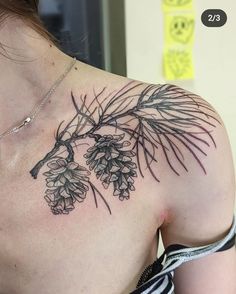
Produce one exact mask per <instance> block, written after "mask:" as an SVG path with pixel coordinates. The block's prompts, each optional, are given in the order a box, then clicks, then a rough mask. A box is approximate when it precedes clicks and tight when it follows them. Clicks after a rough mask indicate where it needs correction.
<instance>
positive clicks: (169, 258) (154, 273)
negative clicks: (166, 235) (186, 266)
mask: <svg viewBox="0 0 236 294" xmlns="http://www.w3.org/2000/svg"><path fill="white" fill-rule="evenodd" d="M235 235H236V220H235V215H234V216H233V222H232V225H231V228H230V231H229V233H227V235H226V236H225V237H224V238H223V239H221V240H219V241H216V242H214V243H212V244H208V245H205V246H200V247H188V246H184V245H181V244H171V245H169V246H168V247H167V248H166V249H165V251H164V252H163V254H162V255H161V256H160V258H158V259H156V260H155V261H154V263H152V264H151V265H149V266H148V267H147V268H146V269H145V270H144V272H143V273H142V275H141V277H140V279H139V282H138V284H137V286H136V290H134V291H133V292H131V293H130V294H141V293H142V294H174V283H173V277H174V270H175V269H176V268H177V267H178V266H180V265H181V264H182V263H184V262H187V261H189V260H194V259H197V258H200V257H203V256H206V255H208V254H211V253H214V252H219V251H223V250H227V249H229V248H231V247H233V246H234V245H235ZM164 257H166V258H165V261H164V264H162V262H163V259H164Z"/></svg>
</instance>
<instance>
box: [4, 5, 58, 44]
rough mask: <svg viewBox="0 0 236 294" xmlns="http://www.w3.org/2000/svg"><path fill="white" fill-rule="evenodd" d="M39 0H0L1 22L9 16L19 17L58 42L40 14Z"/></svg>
mask: <svg viewBox="0 0 236 294" xmlns="http://www.w3.org/2000/svg"><path fill="white" fill-rule="evenodd" d="M38 2H39V0H0V23H1V22H4V20H5V19H6V18H8V17H19V18H20V19H22V20H23V21H24V22H26V23H27V24H28V25H29V26H30V27H32V28H33V29H34V30H35V31H37V32H38V33H39V34H40V35H41V36H43V37H44V38H46V39H48V40H50V41H52V42H54V43H55V42H56V40H55V38H54V37H53V36H52V35H51V34H50V33H49V32H48V31H47V29H46V28H45V27H44V25H43V23H42V22H41V20H40V18H39V15H38Z"/></svg>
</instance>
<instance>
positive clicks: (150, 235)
mask: <svg viewBox="0 0 236 294" xmlns="http://www.w3.org/2000/svg"><path fill="white" fill-rule="evenodd" d="M16 22H17V23H16ZM16 24H17V25H18V26H17V30H16ZM32 35H33V36H34V37H32ZM22 40H24V41H22ZM1 42H2V43H4V44H9V45H10V46H12V47H14V48H18V50H17V53H18V54H22V53H23V55H24V58H23V59H24V60H30V59H35V60H34V61H31V62H27V64H26V63H25V62H24V63H23V62H21V63H17V64H16V63H14V62H13V61H12V60H9V59H7V58H6V57H4V56H1V55H0V68H1V69H4V70H2V71H1V73H0V75H1V81H2V83H1V87H0V94H1V95H0V109H1V118H0V119H1V121H0V133H2V132H3V131H4V130H5V129H6V128H8V127H9V126H11V125H12V124H13V125H14V124H15V123H17V122H19V121H21V120H22V118H24V117H25V116H27V114H28V113H29V112H30V111H31V109H32V107H33V106H34V105H35V103H37V102H38V101H40V99H41V97H42V95H43V93H45V91H47V90H48V89H49V88H50V86H51V85H52V84H53V82H54V81H55V80H56V79H57V77H58V76H59V75H60V74H61V73H62V72H63V70H64V69H65V67H66V66H67V64H68V63H69V62H70V60H71V58H70V57H68V56H66V55H64V54H63V53H62V52H61V51H59V50H58V49H57V48H56V47H54V46H52V45H50V43H49V42H47V41H45V40H43V39H42V38H40V37H39V36H37V34H36V33H35V32H32V31H31V30H30V29H29V28H28V27H26V26H25V25H23V24H22V23H20V22H18V21H16V20H12V21H9V22H8V25H6V26H4V27H3V28H2V29H1ZM19 48H20V49H21V50H19ZM11 57H12V58H15V57H16V56H13V55H11ZM127 85H129V89H130V92H129V95H128V96H129V97H140V95H141V93H142V92H143V91H146V89H147V88H148V87H149V85H147V84H144V83H139V82H137V81H131V80H129V79H127V78H124V77H119V76H116V75H112V74H110V73H106V72H104V71H101V70H98V69H95V68H93V67H90V66H88V65H85V64H83V63H81V62H79V61H78V62H77V64H76V65H75V67H74V68H73V70H72V71H71V72H70V74H69V75H68V77H67V78H66V79H65V80H64V81H63V83H62V84H61V85H60V87H59V88H58V89H57V91H56V93H55V94H54V95H53V97H52V98H51V99H50V101H49V102H48V103H47V105H45V108H44V109H43V110H42V112H41V113H40V115H39V116H38V118H37V119H36V120H35V122H34V123H33V124H32V125H30V126H29V127H27V128H26V129H24V130H22V131H21V132H20V133H18V134H16V135H13V136H9V137H6V138H4V140H1V142H0V164H1V169H0V179H1V192H0V199H1V206H0V293H1V294H8V293H11V294H23V293H24V294H32V293H36V294H40V293H45V294H49V293H50V294H54V293H57V294H62V293H66V294H74V293H88V294H90V293H91V294H100V293H104V294H106V293H107V294H108V293H109V294H111V293H114V294H117V293H121V294H126V293H129V292H131V291H132V290H134V289H135V286H136V284H137V282H138V279H139V277H140V274H141V273H142V271H143V270H144V268H145V267H146V266H147V265H148V264H150V263H151V262H153V261H154V260H155V259H156V255H157V252H158V238H157V236H156V233H157V230H158V228H162V229H163V232H164V233H166V232H168V228H169V227H170V230H171V229H172V227H171V226H170V224H172V223H174V220H177V222H176V223H175V224H176V226H179V228H178V229H179V230H178V231H179V232H182V233H183V236H185V237H186V235H184V232H187V229H185V230H183V231H181V225H182V223H181V222H180V221H179V222H178V219H180V218H181V217H180V216H181V214H182V212H183V211H181V210H180V203H182V201H183V199H187V196H188V195H187V192H186V195H185V193H184V192H183V191H182V193H181V196H179V194H178V195H175V194H174V192H175V191H176V190H177V188H178V190H179V191H181V187H184V182H186V179H189V180H190V181H191V175H190V176H189V178H184V177H182V178H181V179H180V180H178V179H179V178H180V177H179V176H178V175H177V174H176V172H177V170H176V172H174V171H173V168H171V165H170V164H169V163H168V160H167V157H166V156H165V152H164V151H162V152H161V151H160V153H159V156H158V157H157V159H158V161H157V162H158V164H156V165H154V164H153V165H152V167H153V173H152V172H151V170H150V169H149V168H146V169H145V166H146V164H147V158H146V156H148V162H150V158H151V153H150V154H149V152H148V150H151V149H148V150H146V149H145V152H141V153H140V157H139V158H137V153H136V156H134V157H133V163H135V164H136V166H137V168H136V171H137V177H134V180H135V181H134V187H135V190H133V191H131V190H130V191H129V192H130V194H129V197H128V199H125V200H122V201H120V200H119V199H118V198H117V197H114V194H113V193H114V189H113V186H112V185H110V186H109V187H107V188H106V189H105V188H104V186H103V185H102V182H101V180H100V179H98V178H97V177H96V173H95V171H94V170H91V171H90V172H91V174H90V175H89V180H90V183H92V184H93V185H94V186H91V185H90V189H89V190H88V191H87V192H86V199H85V200H84V201H82V202H79V201H75V202H74V203H73V205H74V206H73V209H72V208H71V205H70V206H68V207H69V208H68V207H67V206H66V207H64V206H63V209H61V205H59V204H60V203H59V204H58V203H55V201H54V200H55V199H53V202H50V201H49V202H48V201H45V199H44V196H45V190H46V188H48V186H47V185H46V183H45V172H49V171H50V170H51V171H53V172H55V170H53V168H51V167H50V166H48V165H47V164H48V163H49V162H50V160H52V161H53V160H56V158H54V157H52V158H50V160H48V161H47V162H45V163H44V165H42V166H41V167H40V169H39V170H37V172H35V170H34V168H35V166H37V163H39V162H40V161H41V160H42V159H43V158H45V156H46V155H47V154H48V153H49V152H50V151H51V150H53V148H54V146H55V141H56V137H57V136H56V135H55V134H56V131H57V130H58V126H59V125H60V123H61V122H62V121H63V120H65V121H66V122H68V121H70V120H71V118H72V117H73V116H74V115H75V104H73V100H72V98H71V92H73V95H74V97H75V100H76V102H77V105H78V107H80V109H81V107H82V104H83V100H81V99H80V96H81V95H82V97H84V95H87V100H86V105H87V106H88V105H90V104H91V103H92V101H93V99H94V92H96V93H99V92H100V91H102V89H104V87H106V90H105V92H106V93H107V97H109V98H108V99H107V100H106V101H107V103H108V102H109V101H111V99H112V94H111V95H110V96H109V93H113V95H114V93H117V92H119V91H120V90H121V89H124V87H127ZM132 85H133V86H135V87H134V88H132ZM156 87H157V89H158V86H156ZM165 91H167V90H165ZM168 91H169V90H168ZM176 91H177V90H176ZM177 92H178V91H177ZM177 92H176V93H177ZM165 93H167V92H165ZM181 95H182V92H181ZM105 96H106V95H105ZM105 96H104V97H105ZM109 99H110V100H109ZM127 99H130V98H127ZM188 99H189V98H188ZM196 99H198V98H196ZM184 101H185V104H184V105H185V107H189V103H190V102H189V101H191V99H189V100H184ZM186 101H187V104H186ZM203 102H204V103H205V101H203ZM195 105H196V104H195ZM204 105H205V104H204ZM191 107H192V106H191ZM204 107H205V108H203V109H204V111H205V112H206V113H207V115H208V120H209V122H211V124H212V125H211V127H210V129H209V124H208V120H207V122H202V127H204V128H206V130H211V129H214V128H215V127H216V126H218V128H219V129H221V124H222V122H221V121H220V119H219V117H218V116H217V115H215V114H214V111H213V110H212V109H211V108H207V107H208V106H206V105H205V106H204ZM92 109H93V108H91V110H92ZM115 109H116V106H115V104H114V103H113V105H112V106H111V109H110V110H111V114H112V115H114V113H115ZM130 109H132V106H131V105H129V106H128V105H127V107H126V110H130ZM186 109H187V108H186ZM188 109H189V108H188ZM196 109H197V108H195V109H194V110H196ZM147 113H148V111H147ZM189 113H190V112H189ZM139 114H140V111H139ZM149 115H150V109H149ZM211 116H212V117H211ZM183 117H185V118H186V115H183ZM205 117H206V115H205V114H204V113H200V114H199V113H198V116H197V119H199V118H202V119H203V118H205ZM93 119H94V121H98V120H99V113H98V112H94V114H93ZM159 119H161V116H159ZM127 120H128V119H126V121H125V123H126V122H127ZM188 121H189V120H188ZM190 121H191V120H190ZM186 122H187V120H186V121H185V123H186ZM136 123H137V121H131V122H130V125H129V127H130V129H131V130H134V129H135V128H136ZM179 123H180V122H179ZM185 126H186V124H184V125H183V124H182V128H184V127H185ZM165 127H167V126H165ZM195 127H196V126H195ZM90 128H91V125H89V123H88V124H86V126H85V127H84V129H83V132H86V131H89V129H90ZM192 128H193V126H191V130H192ZM165 130H166V129H165ZM219 133H220V131H219ZM99 134H100V135H101V136H105V135H111V134H112V135H113V136H114V135H120V134H122V131H121V130H120V129H118V130H117V132H115V130H114V127H113V126H111V125H110V126H109V127H104V128H101V129H100V132H99ZM191 134H192V135H193V133H191ZM192 138H194V141H193V142H192V141H191V142H192V143H194V144H199V145H198V147H199V148H202V145H201V144H203V145H205V149H204V151H205V152H206V153H207V150H208V148H212V149H213V150H214V148H215V147H216V143H217V141H215V140H214V137H213V138H211V137H210V135H209V134H208V133H206V134H205V135H204V138H202V140H199V139H197V138H196V136H195V135H194V137H193V136H192ZM62 140H63V142H65V140H66V139H65V138H62V139H61V141H62ZM124 140H127V141H130V142H131V143H135V140H134V138H133V139H130V138H129V136H128V134H126V136H125V138H124ZM175 140H176V141H174V142H175V143H176V142H177V141H178V139H177V138H175ZM203 140H206V142H207V143H204V142H203ZM76 142H77V143H80V145H79V146H77V148H76V147H75V146H73V148H74V155H73V160H72V159H71V156H70V155H71V154H70V152H69V151H68V150H67V148H64V149H63V148H62V147H60V148H61V149H60V150H58V151H57V153H55V154H54V156H59V157H60V158H62V159H61V160H62V161H63V160H64V161H63V162H65V161H67V163H66V164H69V163H76V164H80V165H81V166H83V167H86V168H87V169H88V166H87V165H86V158H85V157H84V155H85V154H86V153H87V152H88V148H89V147H92V146H94V143H95V142H94V138H92V137H90V138H88V137H86V138H85V139H84V140H83V141H76ZM141 143H142V142H141ZM141 143H139V145H140V146H143V145H141ZM159 144H160V142H159ZM192 145H193V144H192ZM208 145H209V146H208ZM210 146H211V147H210ZM140 148H141V147H140ZM182 148H183V147H182ZM195 148H196V147H195ZM130 149H131V148H129V150H130ZM160 150H161V149H160ZM175 150H176V149H175ZM198 151H199V150H198ZM176 152H177V151H176ZM147 154H149V155H147ZM188 154H189V155H188V156H187V157H186V159H185V163H186V162H188V161H189V163H190V164H189V166H191V165H192V163H193V162H194V164H193V168H192V172H193V174H197V176H199V175H201V176H202V177H204V175H203V174H205V177H207V171H206V170H205V168H204V166H203V161H204V158H205V155H204V154H203V153H202V155H201V156H199V155H198V156H197V153H194V152H193V153H191V152H190V151H189V153H188ZM194 155H195V156H194ZM196 156H197V158H198V159H199V160H197V158H196ZM173 158H175V159H174V160H175V164H177V163H178V164H179V165H181V163H180V161H179V160H177V158H176V157H173ZM179 158H181V156H180V153H179ZM57 159H58V158H57ZM153 161H154V160H153ZM138 162H139V163H140V165H141V166H142V167H143V168H142V169H141V171H140V169H139V168H138V165H139V163H138ZM182 163H183V162H182ZM63 164H64V163H63ZM181 166H182V168H183V164H182V165H181ZM149 167H150V166H149ZM186 168H187V167H186ZM62 169H63V168H62ZM56 172H58V171H56ZM141 173H142V174H141ZM154 175H156V179H155V178H154ZM210 175H211V174H210ZM50 177H51V176H50V175H47V176H46V178H49V181H50ZM199 177H200V176H199ZM159 179H161V182H159V181H158V180H159ZM171 181H173V183H175V185H174V187H170V182H171ZM206 181H207V180H206ZM54 184H55V183H54ZM92 187H96V189H97V191H100V193H101V195H102V197H101V196H99V193H98V192H97V193H95V194H94V193H93V189H92ZM49 188H50V184H49ZM52 188H53V189H54V188H55V186H53V187H51V188H50V189H52ZM186 190H187V189H186ZM68 193H69V192H68ZM68 193H67V195H66V196H65V197H68V195H70V196H71V194H70V193H69V194H68ZM172 194H174V195H175V197H173V198H171V197H170V196H169V195H172ZM63 195H64V194H63ZM95 195H96V197H97V198H96V200H97V201H95ZM122 195H123V194H122ZM124 195H125V194H124ZM47 196H48V194H47ZM119 196H120V194H119ZM50 197H51V196H50ZM63 197H64V196H63ZM185 197H186V198H185ZM121 198H122V197H121ZM178 198H179V199H180V200H179V202H178ZM47 200H48V198H47ZM62 200H63V201H66V200H65V199H64V198H63V199H62ZM104 200H105V201H104ZM60 201H61V198H60ZM202 201H203V200H202ZM204 201H205V200H204ZM207 201H208V200H207V199H206V201H205V203H207ZM52 203H53V204H52ZM63 203H64V202H63ZM188 203H190V202H188ZM209 203H210V199H209ZM106 204H107V205H109V208H110V210H109V209H108V206H107V205H106ZM230 204H232V203H230ZM63 205H64V204H63ZM228 206H229V207H230V205H228ZM58 208H60V209H58ZM177 210H178V213H179V214H178V215H176V212H177ZM55 212H56V213H55ZM58 212H59V213H58ZM64 212H65V213H64ZM191 213H192V211H191ZM55 214H56V215H55ZM196 214H197V212H196ZM229 220H230V218H229ZM227 226H228V224H226V225H225V226H222V230H223V228H226V227H227ZM173 228H174V226H173ZM164 229H166V232H165V230H164ZM172 230H173V229H172ZM173 231H174V230H173ZM172 235H173V236H174V238H171V236H170V235H169V234H168V233H166V238H165V242H166V245H169V243H171V242H173V240H174V241H176V242H177V241H179V240H180V241H182V240H183V239H182V240H181V238H179V240H178V236H180V235H181V234H179V235H177V233H176V231H174V232H172ZM212 238H213V237H212ZM185 240H186V242H188V243H189V244H191V238H190V239H187V238H186V239H185ZM192 241H193V244H195V245H199V244H196V243H194V242H195V241H196V240H195V239H194V238H193V239H192ZM211 241H212V240H211Z"/></svg>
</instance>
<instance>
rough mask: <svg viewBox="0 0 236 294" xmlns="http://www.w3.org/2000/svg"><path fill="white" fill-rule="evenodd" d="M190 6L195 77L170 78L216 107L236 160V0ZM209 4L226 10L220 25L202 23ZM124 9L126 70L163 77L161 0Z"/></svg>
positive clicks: (130, 2)
mask: <svg viewBox="0 0 236 294" xmlns="http://www.w3.org/2000/svg"><path fill="white" fill-rule="evenodd" d="M206 2H207V3H206ZM194 6H195V11H196V12H195V18H196V27H195V47H194V61H195V79H194V81H171V82H170V83H173V84H176V85H179V86H181V87H183V88H186V89H188V90H190V91H192V92H195V93H197V94H199V95H200V96H202V97H203V98H205V99H206V100H207V101H208V102H210V103H211V104H212V105H213V106H214V108H216V110H217V112H218V113H219V114H220V116H221V117H222V119H223V121H224V123H225V126H226V129H227V132H228V136H229V139H230V142H231V147H232V152H233V158H234V164H236V131H235V130H236V128H235V125H236V91H235V90H234V85H235V84H236V17H235V15H234V12H235V10H236V2H235V1H234V0H228V1H222V0H208V1H205V0H195V3H194ZM210 8H216V9H222V10H224V11H225V12H226V14H227V16H228V20H227V23H226V24H225V25H224V26H223V27H220V28H208V27H206V26H204V25H203V24H202V23H201V14H202V12H203V11H204V10H206V9H210ZM125 11H126V18H125V20H126V50H127V76H128V77H129V78H133V79H137V80H141V81H146V82H149V83H156V84H158V83H165V82H167V81H166V80H165V79H164V78H163V75H162V46H163V15H162V8H161V1H160V0H159V1H157V0H146V1H137V0H126V1H125ZM235 213H236V210H235ZM162 250H163V245H162V244H161V252H162Z"/></svg>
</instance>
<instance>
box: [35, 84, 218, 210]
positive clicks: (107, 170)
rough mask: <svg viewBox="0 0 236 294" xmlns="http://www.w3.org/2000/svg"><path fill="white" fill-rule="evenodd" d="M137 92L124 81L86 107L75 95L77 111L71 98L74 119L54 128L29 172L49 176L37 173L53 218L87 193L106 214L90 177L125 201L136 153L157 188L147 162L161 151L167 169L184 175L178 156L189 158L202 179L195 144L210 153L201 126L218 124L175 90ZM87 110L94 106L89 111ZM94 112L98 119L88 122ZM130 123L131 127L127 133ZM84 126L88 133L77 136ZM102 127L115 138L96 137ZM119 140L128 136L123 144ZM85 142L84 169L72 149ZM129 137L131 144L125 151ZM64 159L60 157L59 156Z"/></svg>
mask: <svg viewBox="0 0 236 294" xmlns="http://www.w3.org/2000/svg"><path fill="white" fill-rule="evenodd" d="M141 86H142V88H143V84H142V83H136V82H130V83H129V84H127V85H126V86H124V87H123V88H122V89H120V90H119V91H117V92H115V93H114V92H113V93H109V94H108V95H107V94H106V90H107V89H106V88H104V89H103V90H102V91H101V92H99V93H98V94H97V93H95V91H94V98H93V100H92V102H91V103H90V105H89V106H87V105H86V104H87V103H86V99H87V95H84V96H83V95H81V96H80V99H81V101H82V103H81V105H80V106H79V105H78V103H77V101H76V98H75V97H74V95H73V93H71V98H72V103H73V106H74V108H75V115H74V116H73V117H72V118H71V120H70V121H69V122H68V123H65V122H64V121H63V122H61V124H60V125H59V127H58V129H57V131H56V134H55V144H54V146H53V148H52V149H51V151H49V152H48V153H47V154H46V155H45V156H44V158H43V159H41V160H40V161H39V162H38V163H37V164H36V165H35V166H34V167H33V169H32V170H31V171H30V173H31V175H32V177H33V178H34V179H36V178H37V176H38V174H39V171H40V169H41V168H42V167H43V166H44V165H45V164H46V166H47V167H48V169H49V170H48V171H46V172H44V173H43V175H44V176H45V177H46V186H47V188H48V189H47V190H46V192H45V200H46V201H47V203H48V205H49V207H50V208H51V211H52V213H53V214H69V212H71V211H72V210H73V209H74V208H75V203H76V202H79V203H81V202H83V201H84V200H85V199H86V195H87V192H88V191H89V190H91V192H92V195H93V197H94V201H95V205H96V207H98V201H97V197H100V198H101V199H102V201H103V202H104V204H105V205H106V207H107V209H108V211H109V213H110V214H111V209H110V206H109V205H108V203H107V201H106V199H105V198H104V197H103V195H102V193H101V192H100V191H99V189H98V188H97V187H96V186H95V185H94V184H93V183H92V182H91V181H90V177H89V176H90V175H91V172H93V173H94V175H95V176H96V178H97V179H99V180H100V181H101V183H102V185H103V187H104V188H105V189H108V188H109V187H112V190H113V196H115V197H117V198H119V200H121V201H123V200H124V199H126V200H128V199H129V198H130V193H131V191H135V186H134V178H135V177H137V170H138V171H139V173H140V175H141V176H142V177H144V174H143V171H142V165H141V160H140V155H141V152H142V154H143V157H144V160H145V163H146V168H147V169H148V171H149V172H150V174H151V176H152V177H153V178H154V179H155V180H156V181H157V182H160V180H159V178H158V177H157V175H156V173H155V171H154V169H153V167H152V164H153V162H155V163H157V157H156V151H159V152H161V153H162V155H163V156H164V159H165V160H166V163H167V164H168V166H169V167H170V169H171V170H172V171H173V172H174V173H175V174H176V175H178V176H179V175H180V173H179V171H178V166H181V167H182V168H183V169H184V170H185V171H188V168H187V166H186V163H185V162H184V154H183V150H186V151H188V152H190V153H191V155H192V156H193V157H194V159H195V160H196V162H197V163H198V164H199V166H200V167H201V169H202V170H203V172H204V173H206V170H205V168H204V166H203V164H202V162H201V160H200V158H199V155H198V152H200V153H201V154H203V155H205V156H206V155H207V154H206V152H205V151H204V150H203V146H207V147H210V143H209V141H211V142H212V143H213V145H214V146H215V147H216V143H215V141H214V138H213V136H212V135H211V132H212V131H211V130H209V129H208V128H207V127H209V126H211V127H213V128H214V127H216V125H215V123H219V124H221V123H220V121H219V120H218V119H217V116H215V115H214V114H215V110H214V109H213V108H212V107H211V105H210V104H209V103H207V102H206V101H204V100H203V99H201V97H199V96H198V95H196V94H193V93H191V92H187V91H186V90H184V89H181V88H179V87H178V86H175V85H171V84H163V85H148V86H146V88H145V89H144V90H142V91H138V92H137V90H138V89H139V88H140V87H141ZM134 92H135V94H132V93H134ZM137 93H138V94H137ZM94 104H95V105H97V106H96V107H92V106H94ZM91 108H94V109H93V110H91ZM96 111H97V113H98V115H96V116H95V113H96ZM94 117H98V119H95V118H94ZM124 120H125V122H124ZM130 122H132V125H135V127H131V126H130V125H129V123H130ZM63 125H64V127H63ZM88 125H89V126H90V128H89V130H88V131H86V132H84V133H83V132H82V130H84V128H85V127H86V126H88ZM106 127H109V128H113V129H114V132H116V131H117V130H119V131H120V132H121V134H109V135H101V134H99V133H98V131H99V130H102V129H106ZM202 135H203V137H202ZM125 136H126V137H127V136H129V140H126V139H125ZM206 137H207V138H206ZM86 138H90V139H92V140H94V144H93V145H92V146H90V147H89V148H88V149H87V152H86V153H85V154H83V157H84V158H86V164H87V168H86V167H84V166H82V165H81V164H80V163H77V162H75V150H79V146H80V144H78V142H79V141H80V140H83V139H86ZM132 139H133V140H134V144H133V146H132V147H131V145H132V144H131V141H132ZM81 145H82V143H81ZM127 147H128V148H127ZM65 153H66V156H62V155H63V154H65ZM159 156H160V155H159ZM173 159H175V160H173ZM135 160H136V162H134V161H135ZM173 161H175V164H174V162H173ZM176 165H177V166H176Z"/></svg>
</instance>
